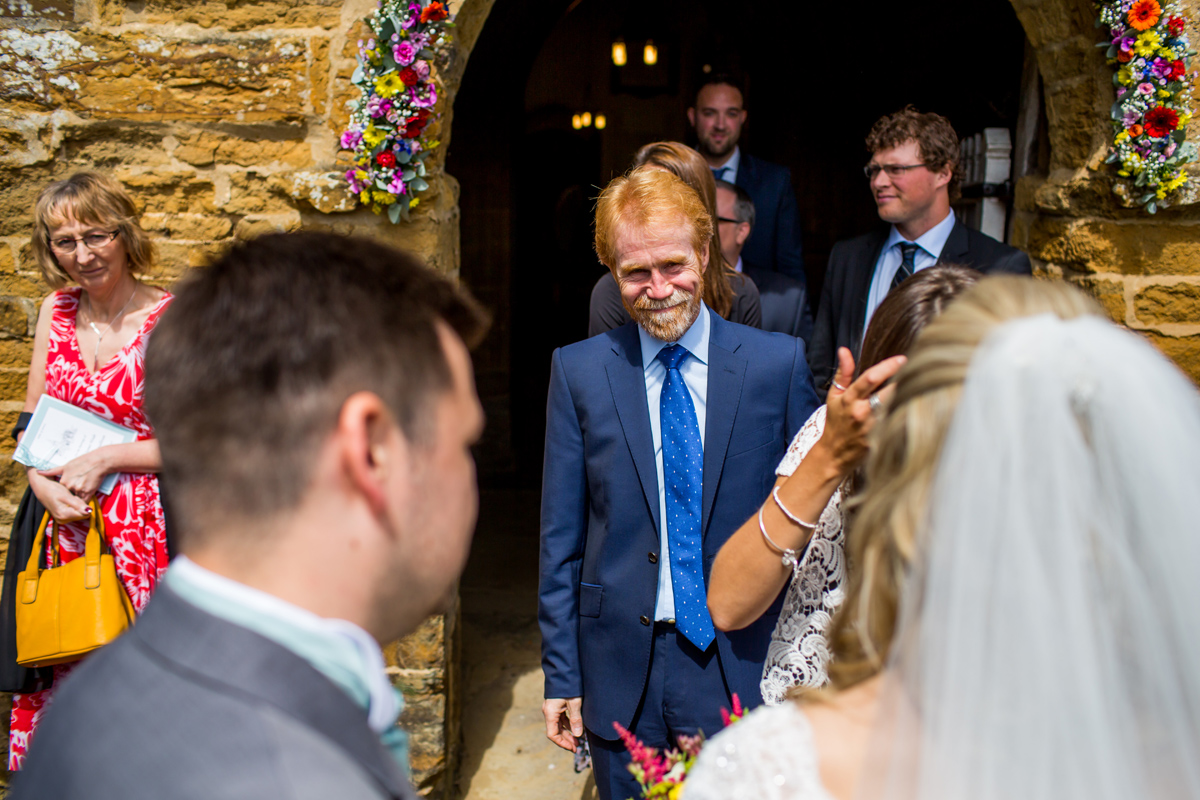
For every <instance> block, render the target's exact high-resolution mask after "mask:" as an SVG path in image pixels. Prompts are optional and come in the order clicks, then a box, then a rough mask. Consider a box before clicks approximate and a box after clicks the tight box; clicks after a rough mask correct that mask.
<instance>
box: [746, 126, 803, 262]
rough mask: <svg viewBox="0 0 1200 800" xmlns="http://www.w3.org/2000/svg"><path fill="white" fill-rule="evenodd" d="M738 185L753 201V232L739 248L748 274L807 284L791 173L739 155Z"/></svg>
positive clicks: (777, 166) (749, 156)
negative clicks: (771, 275)
mask: <svg viewBox="0 0 1200 800" xmlns="http://www.w3.org/2000/svg"><path fill="white" fill-rule="evenodd" d="M737 185H738V186H740V187H742V188H743V189H745V190H746V191H747V192H748V193H749V194H750V197H751V199H752V200H754V230H752V231H750V238H749V239H747V240H746V244H745V245H743V246H742V261H743V262H744V263H745V265H746V269H747V270H759V271H762V272H780V273H783V274H784V275H786V276H788V277H789V278H791V279H792V280H794V281H799V282H800V283H802V284H807V283H808V279H807V278H806V277H805V275H804V257H803V254H802V252H801V247H800V211H799V209H798V208H797V207H796V192H795V190H794V189H792V171H791V170H789V169H788V168H787V167H784V166H780V165H779V164H772V163H771V162H770V161H763V160H762V159H759V158H755V157H754V156H752V155H750V154H749V153H747V152H746V151H745V150H743V151H742V155H741V160H740V161H739V162H738V172H737Z"/></svg>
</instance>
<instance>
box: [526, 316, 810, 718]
mask: <svg viewBox="0 0 1200 800" xmlns="http://www.w3.org/2000/svg"><path fill="white" fill-rule="evenodd" d="M705 313H709V314H710V318H711V320H712V329H711V337H710V345H709V367H708V399H707V411H706V421H705V438H704V487H703V493H702V519H701V524H702V528H701V533H702V537H703V550H704V576H705V581H706V582H707V579H708V574H709V571H710V569H711V567H712V561H713V558H714V557H715V556H716V554H717V551H718V550H720V549H721V545H723V544H724V543H725V541H726V540H727V539H728V538H729V536H730V535H732V534H733V532H734V531H735V530H737V529H738V528H739V527H740V526H741V525H742V523H744V522H745V521H746V520H747V519H748V518H750V516H751V515H752V514H754V513H755V512H756V511H757V510H758V507H759V505H760V504H761V503H762V502H763V500H764V499H766V497H767V496H768V495H769V493H770V490H771V486H772V484H773V483H774V481H775V474H774V473H775V467H776V466H777V464H778V463H779V460H780V458H782V456H783V453H784V450H785V449H786V448H787V445H788V442H790V441H791V438H792V436H793V435H794V434H795V432H796V431H797V430H799V428H800V426H801V425H802V424H804V421H805V420H806V419H807V418H808V416H809V415H810V414H811V413H812V412H813V410H814V409H815V408H816V407H817V397H816V393H815V392H814V390H813V386H812V376H811V375H810V373H809V370H808V365H807V364H806V362H805V358H804V344H803V342H801V341H800V340H799V339H796V338H793V337H790V336H785V335H783V334H778V333H767V332H764V331H760V330H756V329H754V328H748V327H746V326H744V325H738V324H736V323H731V322H726V321H725V320H723V319H721V318H720V316H718V315H717V314H712V313H711V312H709V311H707V310H706V311H705ZM541 527H542V543H541V585H540V587H539V590H538V620H539V623H540V626H541V631H542V668H543V671H544V672H545V676H546V697H579V696H582V697H583V721H584V724H585V725H586V726H587V728H588V730H590V731H593V732H595V733H596V734H597V735H599V736H602V737H606V738H614V739H615V738H616V733H615V732H614V730H613V726H612V723H613V722H614V721H615V722H620V723H621V724H622V725H624V726H626V727H629V726H630V723H631V721H632V719H633V715H634V712H635V711H636V709H637V705H638V701H639V700H640V699H641V697H642V691H643V689H644V687H645V684H646V677H647V674H648V671H649V667H650V648H651V645H652V643H653V639H654V628H653V624H652V622H653V619H654V609H655V602H656V600H657V596H658V569H659V567H658V563H657V561H658V555H659V553H660V543H659V531H660V526H659V506H658V475H657V471H656V468H655V463H654V443H653V439H652V435H651V432H650V410H649V408H648V403H647V401H646V383H645V377H644V371H643V367H642V350H641V343H640V341H639V338H638V331H637V326H636V325H635V324H634V323H629V324H628V325H625V326H623V327H620V328H616V329H614V330H611V331H608V332H606V333H602V334H600V335H599V336H594V337H592V338H591V339H587V340H585V341H582V342H577V343H576V344H573V345H569V346H567V347H563V348H560V349H558V350H555V351H554V355H553V361H552V366H551V375H550V393H549V401H548V408H547V421H546V461H545V474H544V477H543V482H542V523H541ZM781 598H782V594H781V597H780V599H777V600H776V601H775V603H774V605H772V607H771V609H770V610H769V611H768V612H767V613H766V614H765V615H764V616H763V617H762V618H760V619H759V620H758V621H757V622H755V623H754V624H752V625H750V626H749V627H747V628H744V629H743V630H740V631H733V632H729V633H722V632H721V631H717V633H716V644H717V649H718V656H719V660H720V661H719V668H720V669H721V670H722V671H723V673H724V676H725V683H726V686H727V688H728V689H729V691H731V692H736V693H737V694H738V695H739V697H740V698H741V700H742V701H743V702H744V703H745V704H747V705H757V704H759V703H761V702H762V699H761V695H760V693H759V688H758V684H759V680H760V678H761V677H762V665H763V661H764V660H765V659H766V654H767V646H768V644H769V643H770V639H771V633H772V631H773V630H774V628H775V620H776V619H777V618H778V616H779V605H780V600H781ZM717 667H718V663H717V660H716V659H714V660H713V662H712V663H711V668H714V669H715V668H717ZM724 700H725V698H699V697H698V698H696V702H698V703H713V704H714V705H715V704H719V703H723V702H724Z"/></svg>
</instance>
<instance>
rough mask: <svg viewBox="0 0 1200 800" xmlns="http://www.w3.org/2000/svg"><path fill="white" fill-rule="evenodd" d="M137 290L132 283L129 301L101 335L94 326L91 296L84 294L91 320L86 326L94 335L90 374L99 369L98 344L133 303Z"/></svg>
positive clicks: (135, 285)
mask: <svg viewBox="0 0 1200 800" xmlns="http://www.w3.org/2000/svg"><path fill="white" fill-rule="evenodd" d="M137 288H138V287H137V284H136V283H134V284H133V291H132V292H130V293H129V299H128V300H126V301H125V305H123V306H121V310H120V311H118V312H117V313H116V314H114V315H113V318H112V319H110V320H109V321H108V324H107V325H105V326H104V332H103V333H101V332H100V328H98V327H97V326H96V322H95V314H94V313H92V296H91V295H90V294H88V293H87V292H84V296H85V297H87V304H88V316H89V317H92V318H93V319H90V320H88V326H89V327H91V329H92V331H93V332H94V333H95V334H96V350H95V352H93V353H92V372H97V371H98V370H99V369H100V342H102V341H104V337H105V336H107V335H108V333H109V332H110V331H111V330H112V326H113V325H114V324H115V323H116V321H117V320H118V319H120V318H121V315H122V314H124V313H125V310H126V309H127V308H129V304H130V303H132V302H133V296H134V295H135V294H137Z"/></svg>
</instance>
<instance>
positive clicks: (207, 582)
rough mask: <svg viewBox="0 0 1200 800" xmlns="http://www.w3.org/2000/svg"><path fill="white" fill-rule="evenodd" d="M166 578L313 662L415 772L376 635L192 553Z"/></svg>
mask: <svg viewBox="0 0 1200 800" xmlns="http://www.w3.org/2000/svg"><path fill="white" fill-rule="evenodd" d="M164 580H166V582H167V585H168V586H170V587H171V590H172V591H173V592H175V593H176V594H177V595H179V596H180V597H182V598H183V599H184V600H186V601H187V602H189V603H191V604H192V605H194V606H196V607H197V608H199V609H200V610H202V611H207V612H208V613H209V614H212V615H213V616H215V617H220V618H221V619H223V620H226V621H227V622H232V623H233V624H234V625H240V626H241V627H243V628H247V629H249V630H252V631H254V632H255V633H257V634H259V635H260V636H265V637H266V638H268V639H270V640H271V641H273V642H275V643H276V644H278V645H280V646H281V647H285V648H287V649H288V650H291V651H292V652H293V653H295V654H296V655H297V656H299V657H300V658H302V659H304V660H305V661H307V662H308V663H309V664H310V665H311V666H312V668H313V669H315V670H317V671H318V672H320V673H321V674H322V675H324V676H325V677H326V678H328V679H329V680H330V681H331V682H332V683H333V684H334V685H336V686H337V687H338V688H340V689H341V690H342V691H344V692H345V693H346V694H348V695H349V696H350V699H352V700H353V701H354V702H355V703H357V704H358V705H359V706H361V707H363V708H365V709H366V710H367V725H368V726H369V727H370V728H371V730H373V731H374V732H375V733H377V734H379V738H380V739H381V740H382V742H383V744H384V746H385V747H387V748H388V750H389V751H390V752H391V753H392V757H393V758H395V759H396V761H397V762H399V764H400V766H401V767H402V768H403V769H404V774H405V775H408V774H409V765H408V735H407V734H405V733H404V731H402V730H400V728H398V727H396V719H397V718H399V716H400V712H401V711H403V710H404V696H403V695H402V694H400V692H398V691H396V690H395V689H394V688H393V687H392V683H391V681H390V680H389V679H388V674H387V669H386V667H385V665H384V661H383V651H382V650H380V648H379V643H378V642H376V641H375V638H374V637H373V636H371V634H369V633H367V632H366V631H365V630H363V629H362V628H360V627H359V626H357V625H355V624H354V623H352V622H347V621H346V620H341V619H326V618H324V617H319V616H317V615H316V614H313V613H312V612H311V611H307V610H305V609H303V608H300V607H299V606H295V605H292V604H291V603H288V602H286V601H285V600H281V599H280V598H278V597H275V596H274V595H271V594H267V593H266V592H261V591H259V590H258V589H253V588H251V587H249V586H246V585H245V584H242V583H238V582H237V581H234V580H230V579H229V578H226V577H225V576H223V575H218V574H217V573H215V572H213V571H211V570H207V569H205V568H204V567H201V566H200V565H199V564H197V563H196V562H194V561H192V560H190V559H189V558H188V557H187V556H179V557H178V558H176V559H175V560H174V561H172V562H171V566H170V568H169V569H168V570H167V575H166V578H165V579H164Z"/></svg>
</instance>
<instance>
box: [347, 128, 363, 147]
mask: <svg viewBox="0 0 1200 800" xmlns="http://www.w3.org/2000/svg"><path fill="white" fill-rule="evenodd" d="M361 143H362V131H360V130H357V129H355V128H350V129H349V130H347V131H345V132H344V133H343V134H342V149H343V150H353V149H354V148H356V147H358V146H359V144H361Z"/></svg>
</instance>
